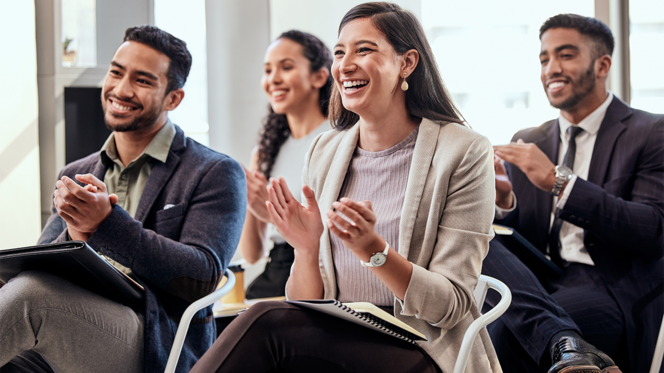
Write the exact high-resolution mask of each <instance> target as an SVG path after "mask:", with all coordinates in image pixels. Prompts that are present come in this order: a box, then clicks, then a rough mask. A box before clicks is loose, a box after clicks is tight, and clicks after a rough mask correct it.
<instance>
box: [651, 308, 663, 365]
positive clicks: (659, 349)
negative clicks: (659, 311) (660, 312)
mask: <svg viewBox="0 0 664 373" xmlns="http://www.w3.org/2000/svg"><path fill="white" fill-rule="evenodd" d="M663 358H664V318H662V324H661V325H660V326H659V336H658V337H657V344H656V345H655V354H654V355H653V356H652V364H651V365H650V373H659V370H660V369H661V367H662V359H663Z"/></svg>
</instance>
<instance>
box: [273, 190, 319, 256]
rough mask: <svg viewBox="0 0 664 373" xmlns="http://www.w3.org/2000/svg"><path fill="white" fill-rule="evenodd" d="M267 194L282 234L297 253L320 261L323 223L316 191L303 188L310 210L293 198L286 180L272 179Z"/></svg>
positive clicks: (274, 219)
mask: <svg viewBox="0 0 664 373" xmlns="http://www.w3.org/2000/svg"><path fill="white" fill-rule="evenodd" d="M267 192H268V195H269V197H270V199H269V201H266V202H265V205H266V207H267V210H268V212H269V214H270V218H271V220H272V222H273V224H274V225H275V226H276V227H277V229H278V230H279V233H281V235H282V236H283V237H284V239H285V240H286V241H288V243H289V244H290V245H291V246H293V248H294V249H295V250H297V252H299V253H302V254H305V255H307V254H308V255H310V256H312V257H313V256H315V257H316V258H318V249H319V247H320V245H319V244H320V236H321V235H322V234H323V221H322V219H321V217H320V210H319V209H318V203H317V202H316V198H315V195H314V192H313V190H311V188H309V186H307V185H305V186H304V187H302V193H303V194H304V198H305V201H306V206H304V205H302V204H300V202H298V201H297V200H296V199H295V198H293V195H292V194H291V192H290V190H289V189H288V186H287V185H286V180H284V178H283V177H280V178H279V179H270V184H269V185H268V187H267Z"/></svg>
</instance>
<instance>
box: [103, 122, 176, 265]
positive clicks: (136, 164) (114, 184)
mask: <svg viewBox="0 0 664 373" xmlns="http://www.w3.org/2000/svg"><path fill="white" fill-rule="evenodd" d="M173 138H175V126H174V125H173V123H172V122H171V121H170V119H169V120H167V121H166V124H165V125H164V127H162V128H161V129H160V130H159V132H157V134H156V135H155V137H154V138H153V139H152V141H150V143H149V144H148V146H146V147H145V150H144V151H143V153H141V155H139V156H138V157H137V158H136V159H134V160H133V161H131V162H130V163H129V164H128V165H127V167H125V166H124V165H123V164H122V161H121V160H120V157H119V156H118V152H117V148H116V147H115V134H114V133H112V134H111V135H110V136H109V137H108V139H107V140H106V142H105V143H104V146H102V148H101V151H100V153H99V157H100V159H101V162H102V163H103V164H104V166H106V167H107V168H106V174H105V175H104V184H106V189H107V190H108V194H112V193H115V194H116V195H117V196H118V203H117V204H118V206H120V207H122V208H123V209H124V210H125V211H127V213H129V215H131V217H135V216H136V210H137V209H138V203H139V202H140V200H141V195H142V194H143V189H144V188H145V184H146V183H147V181H148V177H150V172H151V171H152V165H153V164H154V163H155V162H161V163H166V159H167V158H168V152H169V150H170V148H171V144H172V143H173ZM105 258H106V260H108V261H109V262H110V263H111V264H113V265H114V266H116V267H117V268H118V269H120V270H121V271H122V272H124V273H126V274H130V273H131V270H130V269H129V268H126V267H124V266H123V265H121V264H119V263H117V262H115V261H114V260H113V259H110V258H108V257H105Z"/></svg>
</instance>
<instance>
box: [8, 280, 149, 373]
mask: <svg viewBox="0 0 664 373" xmlns="http://www.w3.org/2000/svg"><path fill="white" fill-rule="evenodd" d="M49 366H50V368H51V370H52V371H54V372H56V373H60V372H99V373H103V372H142V371H143V316H142V315H141V314H137V313H136V312H134V311H133V310H131V309H130V308H128V307H125V306H123V305H121V304H118V303H115V302H113V301H111V300H109V299H106V298H104V297H102V296H99V295H97V294H94V293H92V292H89V291H87V290H85V289H83V288H81V287H79V286H76V285H74V284H72V283H71V282H68V281H66V280H63V279H61V278H60V277H57V276H53V275H50V274H47V273H44V272H37V271H29V272H23V273H21V274H20V275H19V276H17V277H15V278H13V279H12V280H10V281H9V282H8V283H7V284H6V285H5V286H3V287H2V288H0V367H1V368H0V372H1V373H6V372H48V371H49V369H48V368H49Z"/></svg>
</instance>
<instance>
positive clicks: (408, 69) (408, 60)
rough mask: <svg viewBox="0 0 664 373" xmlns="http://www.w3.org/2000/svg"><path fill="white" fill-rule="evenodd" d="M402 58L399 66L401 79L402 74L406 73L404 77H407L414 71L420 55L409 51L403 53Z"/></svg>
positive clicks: (413, 50) (412, 50) (415, 51)
mask: <svg viewBox="0 0 664 373" xmlns="http://www.w3.org/2000/svg"><path fill="white" fill-rule="evenodd" d="M402 58H403V62H402V64H401V77H403V74H404V73H406V77H409V76H410V74H412V73H413V71H415V68H416V67H417V64H418V63H419V62H420V53H419V52H418V51H417V50H415V49H411V50H409V51H407V52H406V53H404V54H403V56H402Z"/></svg>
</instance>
